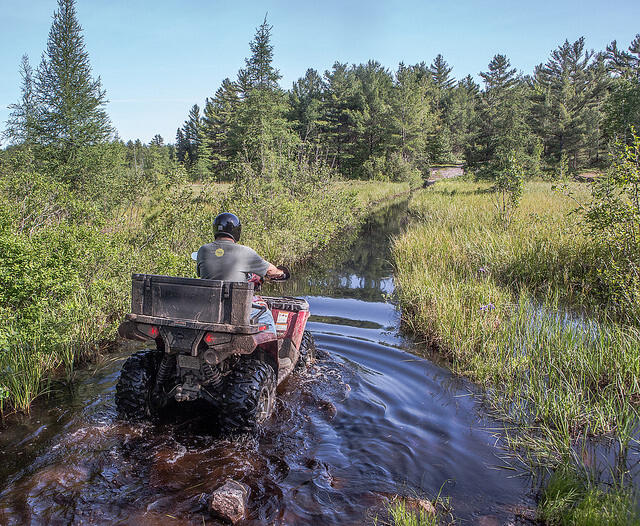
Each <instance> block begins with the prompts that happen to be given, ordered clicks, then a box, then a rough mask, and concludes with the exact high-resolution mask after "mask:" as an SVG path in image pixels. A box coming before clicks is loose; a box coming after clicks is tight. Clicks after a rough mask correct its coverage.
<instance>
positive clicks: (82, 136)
mask: <svg viewBox="0 0 640 526" xmlns="http://www.w3.org/2000/svg"><path fill="white" fill-rule="evenodd" d="M272 29H273V28H272V26H271V25H269V23H268V22H267V20H266V17H265V20H264V21H263V23H262V24H261V25H260V26H259V27H258V28H257V30H256V33H255V36H254V38H253V40H252V41H251V42H250V44H249V46H250V51H251V54H250V56H249V57H248V58H247V59H245V66H244V67H243V68H242V69H240V70H239V71H238V73H237V75H236V77H235V78H234V79H231V78H226V79H225V80H223V81H222V83H221V85H220V87H219V88H218V89H217V90H216V91H215V93H214V94H213V96H211V97H208V98H207V99H206V100H205V101H204V104H203V106H202V108H200V106H198V105H197V104H194V105H193V107H192V108H191V110H190V111H189V114H188V117H187V119H186V120H185V122H184V124H183V125H182V126H181V127H180V128H179V129H178V130H177V133H176V139H175V145H166V144H165V143H164V139H163V138H162V137H160V136H159V135H156V136H155V137H154V139H153V140H152V141H151V142H150V143H149V144H148V145H144V144H142V143H141V142H140V141H135V142H134V141H129V143H127V145H126V152H125V151H124V150H123V148H120V150H119V152H120V153H119V154H118V155H119V159H118V160H116V161H117V162H120V161H121V160H122V158H123V157H124V158H125V160H126V162H127V163H128V164H129V166H132V167H133V168H134V169H135V171H136V172H137V171H138V168H139V169H140V171H141V172H147V173H149V172H162V171H166V170H167V169H168V167H169V166H170V165H171V164H172V163H173V162H174V161H178V162H179V163H180V164H181V165H182V166H184V168H186V170H187V172H188V173H189V174H190V176H191V178H192V179H197V180H220V181H229V180H237V179H238V178H242V177H244V178H245V179H246V178H247V177H248V176H249V175H250V176H251V177H253V178H255V177H273V176H277V175H278V174H280V175H282V173H283V171H284V172H287V171H291V170H293V171H299V170H300V167H301V166H303V165H305V166H307V167H314V169H318V167H320V166H322V167H323V168H324V169H327V170H330V171H331V172H333V173H335V172H337V173H339V174H340V175H341V176H343V177H346V178H361V179H391V180H415V179H417V178H418V179H419V178H423V177H425V176H426V175H427V174H428V173H429V168H430V166H432V165H433V164H442V163H450V162H464V163H465V164H466V165H467V166H468V167H469V168H470V169H472V170H473V171H474V172H475V173H476V174H477V175H479V176H483V175H484V176H491V177H496V176H498V175H499V174H500V173H505V172H507V171H509V170H511V171H512V170H513V166H514V163H516V164H517V165H518V166H521V167H522V168H523V170H525V172H526V173H527V174H528V175H532V176H533V175H541V174H564V173H567V172H569V171H577V170H580V169H583V168H591V167H595V168H601V167H603V166H604V165H606V164H607V162H608V155H607V152H608V149H609V146H610V144H611V143H612V141H615V140H618V139H622V140H623V141H625V140H626V141H628V140H630V137H631V129H632V127H633V126H635V127H636V129H640V34H639V35H637V36H636V37H635V39H634V40H633V41H632V42H631V44H630V45H629V46H628V48H627V49H626V50H625V49H623V48H620V47H619V46H618V44H617V42H615V41H613V42H612V43H611V44H610V45H609V46H607V48H606V50H604V51H601V52H594V51H593V50H589V49H587V48H586V44H585V39H584V38H579V39H578V40H576V41H575V42H569V41H565V42H564V43H563V44H561V45H560V46H558V48H556V49H555V50H553V51H552V52H551V54H550V56H549V58H548V60H547V61H546V62H545V63H542V64H540V65H538V66H537V67H536V68H535V69H534V71H533V73H532V74H529V75H524V74H522V73H519V72H518V71H517V69H516V68H514V67H512V65H511V63H510V61H509V59H508V58H507V57H506V56H505V55H502V54H498V55H495V56H494V57H493V58H492V59H491V61H490V62H489V64H488V66H487V69H486V71H482V72H480V78H481V84H482V85H480V84H478V83H477V82H476V81H475V80H474V78H473V77H472V76H471V75H467V76H465V77H464V78H462V79H461V80H456V78H454V76H453V75H452V71H453V68H452V67H451V66H450V65H449V64H448V63H447V62H446V60H445V59H444V57H443V56H442V55H437V56H436V57H435V59H433V61H432V62H431V63H430V64H427V63H426V62H420V63H418V64H414V65H405V64H403V63H400V64H399V65H398V67H397V69H396V70H395V71H391V70H390V69H388V68H386V67H384V66H382V65H381V64H380V63H379V62H377V61H374V60H370V61H368V62H366V63H364V64H357V65H356V64H352V65H348V64H346V63H340V62H336V63H334V64H333V66H332V67H331V69H329V70H326V71H325V72H324V73H322V74H321V73H320V72H319V71H317V70H315V69H313V68H309V69H308V70H307V71H306V73H305V75H304V76H303V77H301V78H299V79H298V80H297V81H296V82H294V83H293V86H292V88H291V89H290V90H288V91H287V90H285V89H283V88H282V87H281V86H280V83H279V82H280V80H281V75H280V72H279V71H278V69H277V68H276V67H275V66H274V49H273V45H272V44H271V32H272ZM81 31H82V30H81V27H80V25H79V23H78V21H77V18H76V14H75V2H74V1H73V0H59V10H58V12H56V14H55V16H54V23H53V25H52V28H51V31H50V34H49V41H48V44H47V49H46V51H45V53H44V54H43V58H42V61H41V63H40V65H39V66H38V67H37V69H36V70H35V71H34V70H33V68H32V67H31V65H30V64H29V60H28V58H27V57H26V56H25V57H23V60H22V64H21V68H20V69H21V76H22V89H21V99H20V100H19V101H18V102H16V103H15V104H12V105H11V106H10V107H9V108H10V109H11V113H10V116H9V120H8V121H7V126H6V130H5V133H4V135H5V137H6V138H8V139H9V141H10V143H11V144H13V145H22V146H28V147H30V148H32V149H33V150H34V151H36V152H42V155H41V156H40V157H41V158H42V159H46V163H47V164H48V165H50V167H51V166H52V167H53V168H52V169H53V170H54V171H55V170H57V171H63V172H67V173H68V174H77V173H79V172H82V170H81V169H80V170H79V169H78V166H77V164H78V162H80V163H81V162H82V158H83V155H82V153H81V152H82V151H83V148H85V147H87V146H94V145H100V144H105V143H109V142H110V143H112V144H113V143H118V142H119V141H118V140H117V134H116V133H115V130H114V129H113V127H112V126H111V123H110V122H109V118H108V116H107V114H106V111H105V103H106V93H105V91H104V90H103V88H102V86H101V82H100V78H99V77H98V78H97V79H96V78H94V77H93V76H92V74H91V67H90V64H89V57H88V53H87V52H86V50H85V48H84V42H83V37H82V32H81ZM120 144H122V143H121V142H120ZM122 146H124V145H122ZM116 161H114V159H111V160H110V161H109V162H116ZM107 164H108V163H107ZM69 166H71V167H73V169H69ZM80 168H81V167H80ZM69 177H71V178H74V177H76V175H69ZM63 179H64V177H63Z"/></svg>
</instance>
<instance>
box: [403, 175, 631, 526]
mask: <svg viewBox="0 0 640 526" xmlns="http://www.w3.org/2000/svg"><path fill="white" fill-rule="evenodd" d="M487 189H488V185H483V184H475V183H468V182H460V181H448V182H441V183H438V184H437V185H435V186H434V187H432V188H431V189H427V190H425V191H422V192H420V193H419V194H418V195H416V196H415V197H414V199H413V200H412V202H411V204H410V209H411V211H412V212H413V213H414V214H415V216H416V217H417V218H418V221H417V222H416V223H415V224H414V225H413V226H411V227H410V228H409V230H408V231H407V232H406V233H404V234H403V235H402V236H400V237H398V238H397V239H396V240H395V242H394V246H393V257H394V261H395V267H396V284H397V286H398V295H399V300H400V304H401V306H402V311H403V321H404V324H405V326H406V327H408V328H409V329H411V330H412V331H413V332H415V333H416V334H419V335H422V336H423V337H424V338H425V339H426V340H427V341H428V342H429V343H431V344H432V346H433V347H434V348H435V349H436V350H437V351H438V352H439V353H440V354H441V355H443V356H445V357H446V358H447V359H448V360H449V362H450V363H451V365H452V367H453V369H454V370H455V371H456V372H458V373H461V374H464V375H466V376H468V377H470V378H472V379H473V380H475V381H477V382H480V383H481V384H483V385H484V386H485V387H486V388H487V391H486V392H487V396H486V399H487V402H488V403H489V404H490V406H491V407H492V408H493V409H494V411H495V412H496V413H497V414H498V415H500V416H501V417H502V418H503V419H505V420H506V421H507V422H511V423H513V424H517V429H518V431H517V432H515V433H509V434H507V442H508V443H509V444H510V445H511V446H513V447H514V449H516V450H517V451H518V453H519V454H520V455H522V456H523V457H524V458H525V459H526V460H527V461H528V462H529V463H531V464H539V465H540V464H541V465H551V466H556V465H560V464H564V463H569V464H574V465H576V464H580V463H581V459H580V458H579V455H577V454H576V448H577V447H579V444H580V443H581V442H584V441H585V440H588V439H589V438H590V437H594V436H608V437H612V438H613V437H615V438H616V440H618V441H619V442H620V443H621V444H622V446H623V447H624V446H625V445H626V444H628V443H629V442H630V441H631V440H633V439H634V437H635V433H636V429H637V426H638V423H639V419H638V411H637V409H638V404H639V403H640V335H639V333H638V331H637V329H635V328H633V327H629V326H626V327H625V326H622V325H619V324H618V323H615V322H613V321H611V320H610V318H609V316H608V315H607V309H608V305H607V304H606V303H603V302H602V300H601V298H600V297H599V296H597V295H596V294H594V291H593V283H594V279H595V276H594V268H595V265H594V264H593V258H594V257H595V254H594V248H593V247H592V246H591V243H590V241H589V239H587V238H586V236H584V235H583V234H582V232H581V229H580V228H579V225H578V222H577V217H575V215H572V214H570V212H571V211H572V210H573V209H575V202H574V201H572V200H571V199H569V198H567V197H566V196H565V195H563V194H561V193H559V192H556V191H554V190H552V188H551V185H550V184H548V183H530V184H529V185H528V187H527V189H526V191H525V193H524V195H523V199H522V204H521V207H520V209H519V210H518V211H517V212H516V215H515V217H514V219H513V221H512V223H511V224H510V226H509V227H507V228H505V227H504V225H503V224H501V223H500V222H499V221H498V220H497V218H496V213H495V210H494V205H493V202H492V195H491V193H490V192H487ZM573 192H574V196H577V197H578V199H582V198H585V197H586V191H585V190H584V188H583V187H581V186H579V185H575V186H574V187H573ZM569 313H572V314H569ZM600 494H602V492H600V493H593V492H592V493H588V494H587V497H588V498H587V497H585V499H586V500H584V502H587V501H588V500H589V499H592V498H595V497H594V496H593V495H600ZM616 495H617V494H616ZM611 498H619V496H613V497H611ZM580 502H583V501H580ZM585 505H586V504H585ZM589 513H591V512H588V511H585V514H587V515H585V517H587V516H588V514H589ZM603 517H604V516H603ZM585 520H587V519H586V518H585ZM603 520H604V519H603ZM594 523H595V522H594ZM562 524H565V523H562ZM566 524H569V523H566ZM572 524H573V523H572ZM575 524H579V522H575ZM611 524H617V523H616V522H611Z"/></svg>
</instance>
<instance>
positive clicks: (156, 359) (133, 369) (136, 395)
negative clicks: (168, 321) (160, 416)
mask: <svg viewBox="0 0 640 526" xmlns="http://www.w3.org/2000/svg"><path fill="white" fill-rule="evenodd" d="M161 356H162V355H161V353H159V352H158V351H156V350H151V349H147V350H144V351H138V352H136V353H134V354H132V355H131V356H129V358H127V361H126V362H124V365H123V366H122V370H121V371H120V378H119V379H118V383H117V385H116V408H117V409H118V413H119V415H120V416H121V417H124V418H127V419H129V420H145V419H149V418H154V417H156V416H157V414H156V411H155V410H154V408H153V405H152V404H151V393H152V391H153V387H154V385H155V380H156V373H157V371H158V366H159V364H160V358H161Z"/></svg>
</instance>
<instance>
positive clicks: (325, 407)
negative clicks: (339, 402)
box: [318, 400, 338, 420]
mask: <svg viewBox="0 0 640 526" xmlns="http://www.w3.org/2000/svg"><path fill="white" fill-rule="evenodd" d="M318 408H319V409H321V410H322V411H324V413H325V414H326V415H327V418H329V420H331V419H333V418H334V417H335V416H336V414H337V413H338V409H337V408H336V406H335V404H333V403H332V402H329V401H328V400H320V401H319V402H318Z"/></svg>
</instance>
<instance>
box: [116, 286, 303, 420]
mask: <svg viewBox="0 0 640 526" xmlns="http://www.w3.org/2000/svg"><path fill="white" fill-rule="evenodd" d="M131 298H132V299H131V313H130V314H127V315H126V317H125V321H124V322H123V323H122V324H121V325H120V328H119V329H118V332H119V333H120V335H121V336H122V337H124V338H128V339H132V340H139V341H148V340H152V341H154V342H155V348H153V349H148V350H145V351H140V352H137V353H134V354H133V355H132V356H130V357H129V359H128V360H127V361H126V362H125V364H124V366H123V367H122V371H121V374H120V379H119V381H118V384H117V386H116V405H117V407H118V410H119V412H120V413H121V414H122V415H123V416H125V417H127V418H133V419H143V418H149V417H155V416H158V415H159V414H160V413H161V412H162V411H163V409H164V408H166V407H167V406H170V405H175V404H176V403H177V404H180V403H187V402H195V401H204V402H207V403H209V404H211V405H213V406H215V407H216V408H217V409H218V410H219V414H220V416H221V422H222V425H223V427H224V428H225V429H228V430H232V431H252V430H254V429H255V428H256V426H258V425H259V424H261V423H262V422H263V421H264V420H266V419H267V418H268V417H269V416H270V415H271V412H272V411H273V405H274V398H275V389H276V386H277V385H278V384H280V383H281V382H282V381H283V380H284V379H285V378H286V377H287V376H289V374H291V372H292V371H293V370H294V369H295V368H296V366H302V365H307V364H308V363H309V362H310V361H311V360H313V356H314V352H315V347H314V344H313V338H312V336H311V334H310V333H309V332H308V331H305V326H306V323H307V319H308V318H309V304H308V303H307V302H306V300H304V299H300V298H287V297H282V298H277V297H262V298H261V299H262V300H263V303H262V305H263V306H262V308H263V309H267V308H268V309H270V310H271V312H272V314H273V318H274V321H275V324H276V334H274V333H273V332H271V331H269V330H268V326H266V325H261V324H259V323H258V316H256V317H254V318H252V317H251V312H252V308H256V307H258V306H259V305H256V304H255V296H254V283H246V282H225V281H215V280H205V279H194V278H179V277H171V276H155V275H146V274H134V275H133V276H132V296H131Z"/></svg>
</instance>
